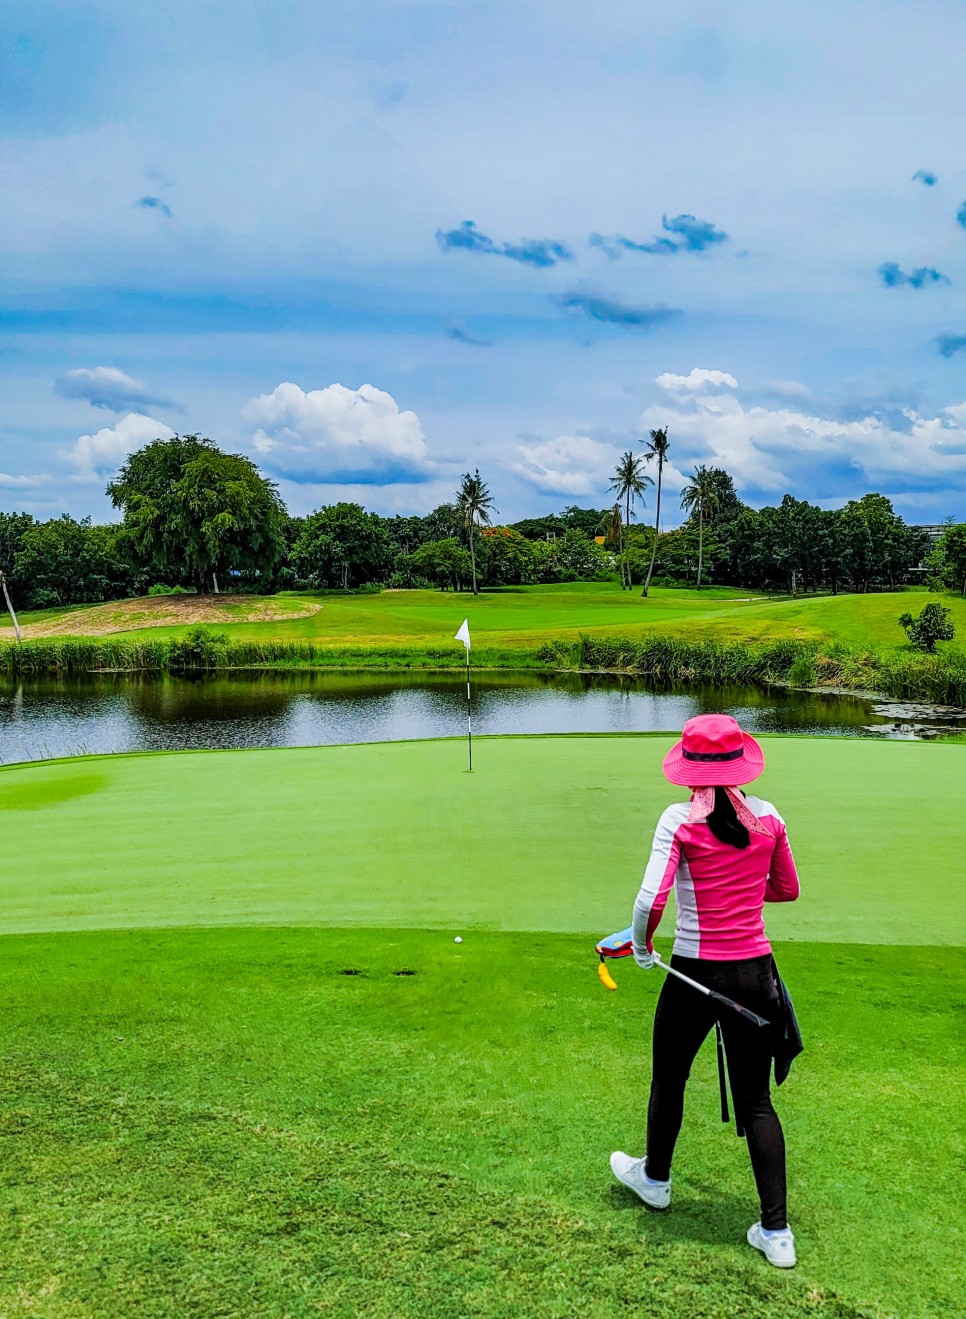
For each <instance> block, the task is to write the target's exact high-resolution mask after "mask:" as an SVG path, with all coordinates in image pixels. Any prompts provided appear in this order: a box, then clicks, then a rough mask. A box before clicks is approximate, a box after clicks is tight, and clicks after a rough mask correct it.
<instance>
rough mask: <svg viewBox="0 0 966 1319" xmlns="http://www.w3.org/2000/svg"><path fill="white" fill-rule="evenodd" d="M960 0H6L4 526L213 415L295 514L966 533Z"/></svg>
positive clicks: (53, 506)
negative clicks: (621, 468)
mask: <svg viewBox="0 0 966 1319" xmlns="http://www.w3.org/2000/svg"><path fill="white" fill-rule="evenodd" d="M964 48H966V8H964V7H963V6H962V5H961V4H960V3H958V2H957V0H919V2H918V3H917V4H915V5H912V4H908V3H905V2H903V3H889V2H888V0H882V2H881V3H879V4H877V5H875V6H868V5H866V4H862V3H855V2H854V0H835V3H826V2H825V0H809V2H808V3H797V0H786V2H785V3H782V4H778V5H776V4H774V3H770V2H766V3H759V2H758V0H748V2H745V3H743V2H742V0H735V2H734V3H732V4H729V5H727V6H721V5H717V4H714V5H712V4H697V3H688V2H687V0H683V2H682V0H676V2H675V3H663V0H662V2H660V3H650V2H648V0H642V2H641V3H637V4H633V5H629V4H627V3H626V0H620V2H612V0H595V3H594V4H593V5H587V4H583V3H576V2H574V0H512V3H511V2H510V0H506V2H505V3H493V2H490V0H481V2H480V3H474V0H445V2H442V0H422V2H413V0H353V2H351V3H343V2H342V0H328V2H327V3H326V4H325V5H320V4H318V3H317V2H315V0H312V2H309V0H304V2H303V0H270V2H263V0H247V2H242V0H237V2H236V0H226V3H225V4H222V5H215V4H212V3H211V2H210V0H205V2H203V3H202V2H201V0H165V3H164V4H162V5H158V6H153V7H149V6H142V5H132V4H130V3H127V2H126V0H96V2H95V0H92V2H88V0H66V2H64V3H47V2H45V0H30V3H21V2H20V0H8V3H7V4H6V5H4V7H3V8H2V10H0V59H2V66H3V67H2V70H0V120H2V133H3V145H2V155H0V195H2V196H3V198H4V204H3V207H2V208H0V257H2V260H0V270H2V272H3V274H2V277H0V306H2V316H3V323H2V330H3V338H2V343H0V391H2V411H0V508H5V509H11V508H26V509H28V510H29V511H31V512H33V513H34V514H35V515H37V516H52V515H56V514H58V513H60V512H63V511H69V512H71V513H74V514H76V515H79V514H86V513H90V514H92V515H94V516H95V517H98V518H100V517H105V516H108V515H109V505H108V503H107V501H106V499H105V498H104V494H103V488H104V484H105V482H106V480H107V479H109V477H110V476H111V475H112V473H113V472H114V471H115V470H116V468H117V466H118V464H119V463H120V462H122V461H123V459H124V457H125V456H126V454H127V453H129V452H131V451H132V450H133V449H134V448H137V447H138V446H139V445H140V444H143V443H144V442H146V441H147V440H149V439H151V438H153V437H154V436H155V435H159V434H165V435H166V434H170V433H171V432H173V431H181V432H187V431H197V432H200V433H202V434H206V435H209V436H211V438H212V439H214V440H216V441H217V442H218V443H219V444H221V445H222V446H223V447H225V448H228V449H231V450H234V451H238V452H244V453H248V454H250V455H252V456H253V457H254V458H255V459H256V460H257V461H258V462H259V464H260V465H261V466H262V468H263V469H264V470H265V471H266V472H267V473H268V474H270V475H272V476H273V477H274V478H275V479H277V480H278V481H279V483H280V487H281V489H282V492H283V494H284V496H285V498H286V500H287V502H288V503H289V506H290V507H291V508H292V509H293V511H295V512H306V511H308V510H309V509H311V508H313V507H317V506H318V505H319V504H320V503H323V502H330V501H332V500H334V499H338V498H353V499H359V500H360V501H361V502H363V503H365V504H366V505H368V506H369V507H371V508H376V509H378V510H380V511H383V512H397V511H398V512H421V511H425V510H427V509H428V508H430V507H431V506H432V505H433V504H435V503H438V502H440V501H441V500H443V499H446V498H448V497H449V496H450V494H451V493H452V490H453V489H454V486H455V485H456V483H457V481H458V478H459V474H460V473H461V472H462V471H463V470H465V469H466V468H468V467H469V468H473V467H476V466H479V468H480V470H481V472H482V473H483V475H484V476H485V478H486V479H487V480H488V482H489V484H490V487H491V489H492V490H493V492H494V494H495V496H496V502H497V506H498V508H499V509H500V511H501V513H502V514H503V515H504V516H505V517H507V518H515V517H520V516H524V515H525V514H527V513H530V512H535V511H538V510H551V509H556V508H560V507H562V506H564V505H565V504H568V503H571V502H577V503H583V504H595V505H603V504H604V503H605V502H607V501H606V487H607V482H608V478H609V474H610V471H611V470H612V468H613V465H614V462H615V460H616V457H617V456H618V454H619V452H620V451H621V450H623V449H626V448H628V447H631V448H634V447H643V444H644V441H645V439H646V435H647V431H648V429H649V428H650V427H651V426H655V425H667V426H668V428H669V434H670V440H671V456H672V459H673V464H672V467H671V469H670V471H669V473H668V481H669V485H670V487H671V490H672V497H671V500H670V501H669V502H670V504H671V514H670V515H669V523H670V522H673V521H674V520H675V518H676V514H675V513H674V505H675V504H676V498H675V493H674V492H676V490H677V489H679V488H680V486H681V484H682V483H683V480H684V478H685V476H686V474H687V473H688V472H689V471H690V470H691V469H692V468H693V466H694V464H695V463H697V462H707V463H710V462H713V463H716V464H719V465H722V466H724V467H726V468H727V469H728V470H729V471H731V472H732V473H733V475H734V476H735V479H736V482H737V484H738V487H739V490H740V492H741V493H742V495H743V496H744V497H745V498H746V499H747V500H748V501H749V502H751V503H754V504H762V503H765V502H771V501H774V500H776V499H778V498H780V496H781V494H782V493H783V492H784V491H785V490H787V489H791V490H792V491H793V492H794V493H796V494H797V495H799V496H801V497H808V498H811V499H814V500H817V501H819V502H821V503H823V504H826V505H835V504H838V503H841V502H842V501H844V500H845V499H848V498H850V497H853V496H855V495H859V494H861V493H863V492H865V491H866V490H881V491H883V492H885V493H887V494H889V495H890V496H891V497H892V498H893V499H894V501H895V503H896V505H897V507H898V508H899V509H900V511H901V512H902V513H903V514H904V515H905V516H907V517H908V518H910V519H912V520H916V521H933V520H939V519H941V518H943V517H945V516H947V515H952V516H954V517H956V518H957V519H966V301H964V290H966V150H964V148H963V146H962V141H963V132H962V126H963V123H964V122H966V80H964V79H963V77H962V66H961V52H962V50H963V49H964Z"/></svg>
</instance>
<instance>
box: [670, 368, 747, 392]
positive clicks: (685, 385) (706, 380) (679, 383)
mask: <svg viewBox="0 0 966 1319" xmlns="http://www.w3.org/2000/svg"><path fill="white" fill-rule="evenodd" d="M655 383H656V384H658V385H660V387H661V388H662V389H669V390H671V391H672V392H673V393H680V392H681V391H682V390H684V391H687V392H688V393H697V392H699V391H701V390H705V389H721V388H722V387H727V388H728V389H737V388H738V382H737V380H736V379H735V378H734V376H732V375H729V374H728V372H727V371H706V370H705V369H704V368H703V367H700V366H696V367H694V368H693V369H692V370H690V371H689V372H688V374H687V375H686V376H676V375H674V374H673V372H671V371H665V372H664V374H663V375H661V376H658V377H657V380H656V382H655Z"/></svg>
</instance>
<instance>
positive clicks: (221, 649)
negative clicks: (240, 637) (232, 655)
mask: <svg viewBox="0 0 966 1319" xmlns="http://www.w3.org/2000/svg"><path fill="white" fill-rule="evenodd" d="M229 649H230V643H229V641H228V636H227V634H226V633H225V632H212V631H211V630H210V629H209V628H207V627H203V626H201V625H199V626H198V627H192V628H189V629H188V631H187V633H186V634H185V635H184V637H181V638H177V639H176V640H174V641H172V642H171V643H170V647H169V650H168V665H169V667H170V668H172V669H216V668H218V667H219V665H222V664H224V663H225V662H226V659H227V656H228V652H229Z"/></svg>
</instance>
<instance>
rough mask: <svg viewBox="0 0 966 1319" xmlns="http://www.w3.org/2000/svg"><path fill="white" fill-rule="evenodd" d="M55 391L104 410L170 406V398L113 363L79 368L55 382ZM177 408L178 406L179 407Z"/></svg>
mask: <svg viewBox="0 0 966 1319" xmlns="http://www.w3.org/2000/svg"><path fill="white" fill-rule="evenodd" d="M54 393H55V394H59V395H60V397H61V398H79V399H84V400H85V401H86V402H87V403H90V405H91V407H93V408H103V409H104V411H105V412H127V411H131V410H132V409H134V408H139V407H140V408H144V407H156V408H172V407H175V406H176V404H175V403H173V401H172V400H171V399H169V398H162V397H161V396H160V395H156V394H151V393H150V392H149V391H148V390H147V389H145V387H144V381H143V380H135V379H134V378H133V376H129V375H127V374H126V373H125V372H124V371H119V370H118V369H117V368H116V367H113V366H92V367H78V368H77V369H76V370H74V371H68V372H67V373H66V375H62V376H59V377H58V378H57V379H56V380H55V381H54ZM179 411H180V409H179Z"/></svg>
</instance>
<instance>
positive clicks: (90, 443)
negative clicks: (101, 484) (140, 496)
mask: <svg viewBox="0 0 966 1319" xmlns="http://www.w3.org/2000/svg"><path fill="white" fill-rule="evenodd" d="M173 435H174V431H173V430H172V429H171V427H170V426H165V424H164V422H163V421H155V420H154V418H153V417H145V416H143V415H142V414H141V413H140V412H129V413H128V415H127V416H126V417H122V418H121V420H120V421H119V422H118V423H117V425H116V426H113V427H111V426H105V427H103V428H102V429H101V430H99V431H97V432H95V434H93V435H81V436H80V438H79V439H77V440H75V442H74V443H73V444H72V445H71V447H70V448H69V449H61V451H60V457H61V458H64V459H66V461H67V462H69V463H71V464H73V466H74V467H76V468H77V477H78V479H79V480H81V481H98V480H103V479H104V478H105V477H108V476H113V475H114V473H115V472H116V471H117V469H118V468H119V467H120V466H121V464H122V463H123V462H124V460H125V458H127V457H129V456H130V455H131V454H132V453H134V451H135V450H136V449H140V448H141V447H142V446H143V445H145V444H150V442H151V441H152V440H170V439H171V437H172V436H173Z"/></svg>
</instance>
